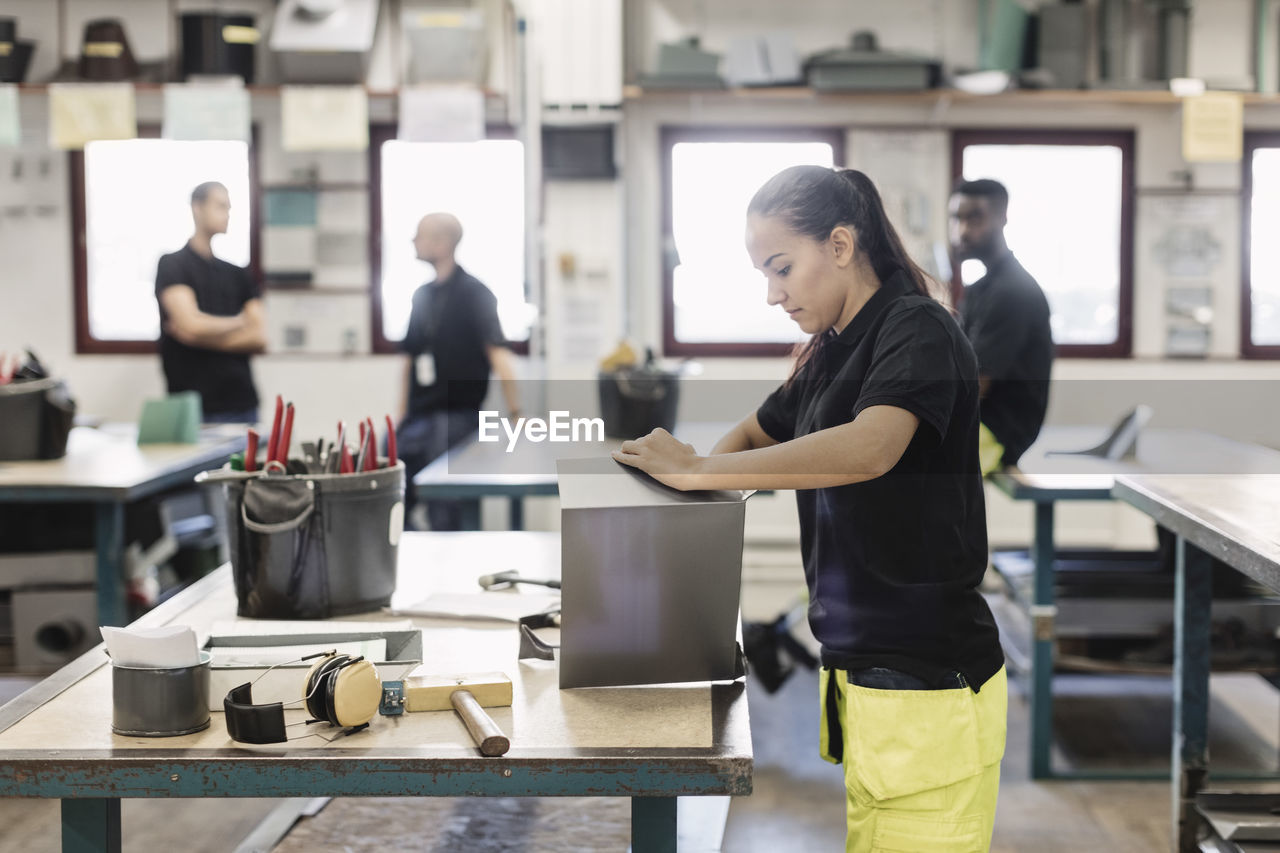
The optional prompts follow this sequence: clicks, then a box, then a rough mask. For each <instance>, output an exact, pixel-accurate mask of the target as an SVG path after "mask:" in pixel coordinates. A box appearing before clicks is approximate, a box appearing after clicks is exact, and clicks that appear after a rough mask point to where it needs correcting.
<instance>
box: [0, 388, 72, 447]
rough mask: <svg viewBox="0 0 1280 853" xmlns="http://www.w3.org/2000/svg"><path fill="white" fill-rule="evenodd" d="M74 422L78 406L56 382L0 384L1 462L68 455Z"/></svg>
mask: <svg viewBox="0 0 1280 853" xmlns="http://www.w3.org/2000/svg"><path fill="white" fill-rule="evenodd" d="M74 420H75V403H73V402H72V401H71V398H70V397H69V396H68V395H67V392H66V386H65V385H63V383H61V382H59V381H58V380H56V379H33V380H30V381H25V382H13V383H11V384H8V385H0V461H3V462H19V461H23V460H27V459H57V458H60V457H62V456H65V455H66V453H67V436H68V435H69V434H70V432H71V426H72V422H73V421H74Z"/></svg>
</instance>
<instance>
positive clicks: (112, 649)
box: [99, 625, 200, 668]
mask: <svg viewBox="0 0 1280 853" xmlns="http://www.w3.org/2000/svg"><path fill="white" fill-rule="evenodd" d="M99 630H100V631H101V632H102V639H103V640H104V641H105V642H106V644H107V654H109V655H110V656H111V661H112V662H113V663H115V664H118V665H120V666H145V667H156V668H172V667H180V666H195V665H196V664H198V663H200V646H199V644H198V643H197V642H196V632H195V631H193V630H192V629H191V628H189V627H187V626H186V625H165V626H163V627H160V628H110V627H107V626H105V625H104V626H102V627H101V628H99Z"/></svg>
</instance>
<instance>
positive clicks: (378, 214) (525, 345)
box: [369, 122, 542, 355]
mask: <svg viewBox="0 0 1280 853" xmlns="http://www.w3.org/2000/svg"><path fill="white" fill-rule="evenodd" d="M397 128H398V125H396V124H394V123H390V122H379V123H376V124H371V125H370V126H369V299H370V302H369V319H370V322H371V323H372V324H373V328H372V329H371V330H370V332H371V334H370V336H369V342H370V350H371V351H372V353H373V354H374V355H402V354H403V353H402V352H401V350H400V344H401V341H390V340H387V338H386V336H385V335H384V334H383V333H382V143H384V142H390V141H391V140H393V139H395V138H396V133H397ZM484 138H485V139H519V138H520V137H519V136H518V134H517V133H516V132H515V128H514V127H511V126H509V125H486V126H485V134H484ZM528 226H529V224H528V223H525V227H526V228H527V227H528ZM524 290H525V294H526V296H527V295H528V293H529V270H528V269H527V268H526V269H525V280H524ZM538 308H539V311H541V308H542V306H538ZM507 347H508V348H509V349H510V350H511V351H512V352H513V353H515V354H516V355H528V354H529V342H528V341H527V340H525V341H508V342H507Z"/></svg>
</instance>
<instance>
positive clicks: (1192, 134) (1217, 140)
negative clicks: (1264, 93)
mask: <svg viewBox="0 0 1280 853" xmlns="http://www.w3.org/2000/svg"><path fill="white" fill-rule="evenodd" d="M1243 155H1244V99H1243V98H1242V97H1241V96H1240V95H1239V94H1238V93H1236V92H1206V93H1205V94H1203V95H1196V96H1195V97H1192V98H1183V100H1182V159H1184V160H1186V161H1187V162H1188V163H1229V162H1238V161H1239V160H1240V158H1241V157H1242V156H1243Z"/></svg>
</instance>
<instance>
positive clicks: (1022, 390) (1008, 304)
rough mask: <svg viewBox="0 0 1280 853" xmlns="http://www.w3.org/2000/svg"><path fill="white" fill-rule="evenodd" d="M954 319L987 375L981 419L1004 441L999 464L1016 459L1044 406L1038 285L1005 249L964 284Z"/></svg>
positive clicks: (1036, 429) (1046, 343) (1045, 355)
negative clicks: (980, 274) (984, 271)
mask: <svg viewBox="0 0 1280 853" xmlns="http://www.w3.org/2000/svg"><path fill="white" fill-rule="evenodd" d="M960 325H961V326H962V327H963V328H964V331H965V334H966V335H968V336H969V342H970V343H972V344H973V351H974V352H975V353H977V355H978V373H979V374H981V375H982V376H988V377H990V378H991V385H990V387H989V388H988V389H987V396H986V397H985V398H983V400H982V412H981V417H982V422H983V423H984V424H986V425H987V429H989V430H991V433H992V434H993V435H994V436H995V437H996V441H998V442H1000V444H1001V445H1003V446H1004V456H1003V457H1001V460H1000V462H1001V464H1003V465H1017V464H1018V459H1020V458H1021V457H1022V454H1023V453H1025V452H1026V450H1027V448H1028V447H1030V446H1031V445H1032V444H1034V443H1035V440H1036V436H1038V435H1039V434H1040V427H1041V426H1043V425H1044V413H1045V410H1046V409H1047V408H1048V407H1049V373H1050V370H1051V369H1052V367H1053V332H1052V331H1051V330H1050V328H1049V301H1048V300H1047V299H1045V297H1044V291H1042V290H1041V289H1040V285H1039V284H1037V283H1036V280H1035V279H1034V278H1032V277H1031V274H1030V273H1029V272H1027V271H1026V270H1025V269H1023V267H1022V264H1020V263H1018V259H1017V258H1015V257H1014V256H1013V253H1012V252H1006V253H1005V254H1004V256H1003V257H1001V258H1000V259H999V260H997V261H995V262H994V263H993V264H992V265H991V266H990V267H989V268H988V269H987V274H986V275H984V276H983V277H982V278H981V279H979V280H978V281H976V282H974V283H973V284H971V285H969V287H967V288H965V294H964V302H963V303H962V304H961V306H960Z"/></svg>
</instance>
